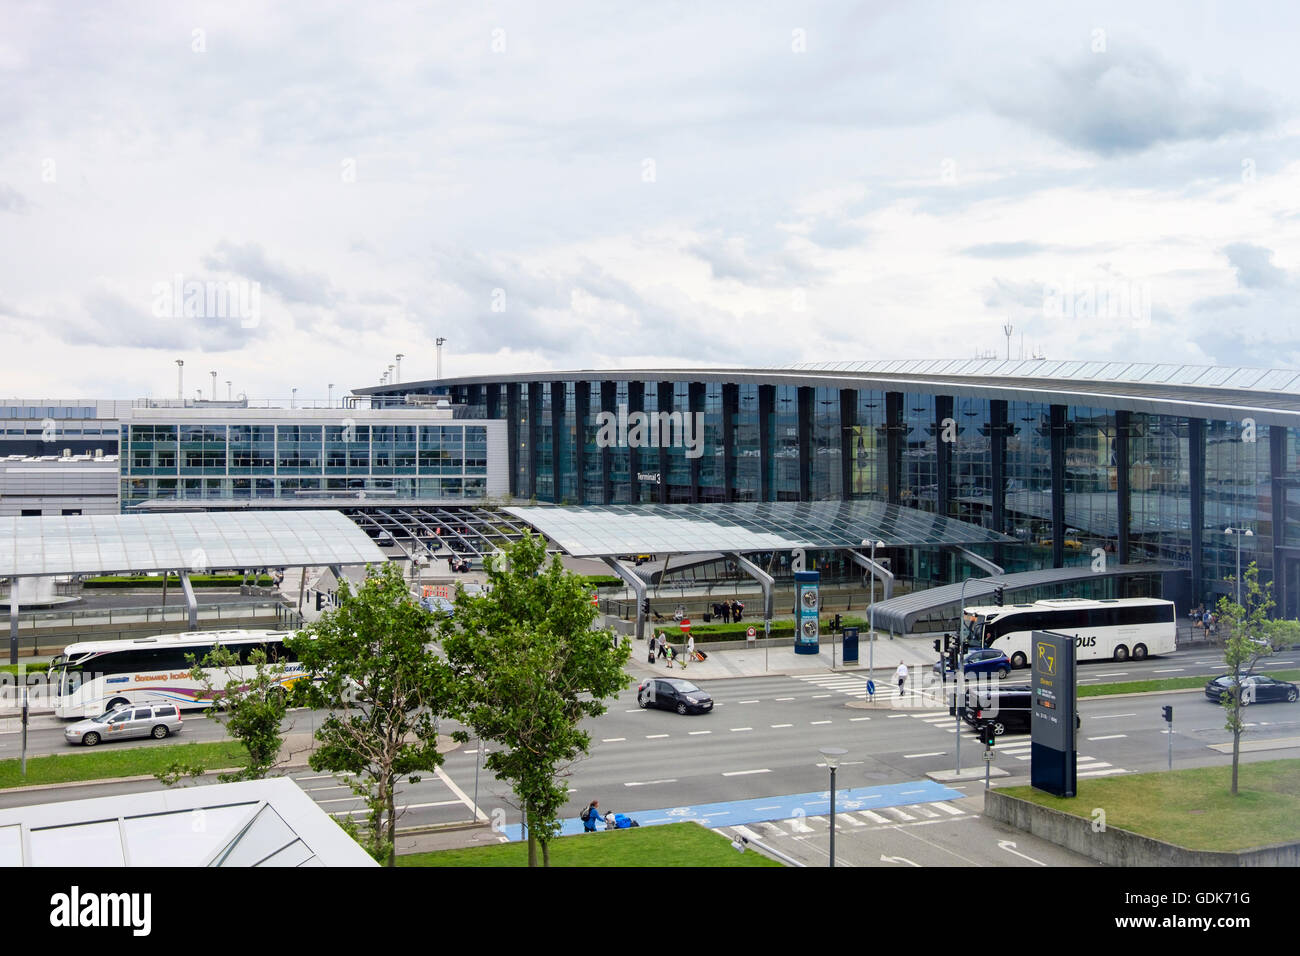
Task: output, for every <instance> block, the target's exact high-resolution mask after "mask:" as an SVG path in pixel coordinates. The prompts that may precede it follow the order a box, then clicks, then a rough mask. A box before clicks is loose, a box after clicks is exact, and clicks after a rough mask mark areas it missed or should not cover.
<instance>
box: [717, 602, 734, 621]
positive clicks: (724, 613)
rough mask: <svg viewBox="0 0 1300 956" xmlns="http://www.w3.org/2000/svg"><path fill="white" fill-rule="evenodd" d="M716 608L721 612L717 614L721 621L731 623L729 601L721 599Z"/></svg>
mask: <svg viewBox="0 0 1300 956" xmlns="http://www.w3.org/2000/svg"><path fill="white" fill-rule="evenodd" d="M718 610H719V611H720V612H721V614H720V615H719V616H720V617H721V618H722V623H723V624H730V623H731V602H730V601H723V602H722V603H721V604H719V605H718Z"/></svg>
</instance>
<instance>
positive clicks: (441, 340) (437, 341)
mask: <svg viewBox="0 0 1300 956" xmlns="http://www.w3.org/2000/svg"><path fill="white" fill-rule="evenodd" d="M446 341H447V340H446V339H444V338H443V337H442V336H438V338H436V339H434V344H435V345H436V346H437V347H438V368H437V376H438V381H440V382H441V381H442V344H443V343H444V342H446Z"/></svg>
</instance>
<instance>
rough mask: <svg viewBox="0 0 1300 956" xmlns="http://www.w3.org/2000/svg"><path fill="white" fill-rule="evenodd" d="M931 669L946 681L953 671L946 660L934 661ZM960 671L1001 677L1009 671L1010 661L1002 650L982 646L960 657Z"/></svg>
mask: <svg viewBox="0 0 1300 956" xmlns="http://www.w3.org/2000/svg"><path fill="white" fill-rule="evenodd" d="M933 670H934V673H935V675H936V676H938V677H940V678H942V679H943V680H944V681H947V679H948V678H949V677H951V676H952V673H953V670H952V668H951V667H949V666H948V663H947V661H936V662H935V665H934V668H933ZM962 671H963V672H965V673H966V674H968V675H970V674H997V675H998V677H999V678H1003V677H1006V676H1007V675H1008V674H1010V673H1011V661H1010V660H1009V659H1008V658H1007V655H1006V654H1004V653H1002V651H999V650H995V649H994V648H992V647H984V648H980V649H978V650H974V651H971V652H970V653H969V654H967V655H966V656H965V657H963V658H962Z"/></svg>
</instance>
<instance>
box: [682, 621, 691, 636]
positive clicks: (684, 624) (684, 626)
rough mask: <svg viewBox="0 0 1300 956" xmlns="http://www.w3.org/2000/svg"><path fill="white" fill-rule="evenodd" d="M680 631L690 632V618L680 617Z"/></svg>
mask: <svg viewBox="0 0 1300 956" xmlns="http://www.w3.org/2000/svg"><path fill="white" fill-rule="evenodd" d="M682 633H683V634H689V633H691V621H690V618H686V617H684V618H682Z"/></svg>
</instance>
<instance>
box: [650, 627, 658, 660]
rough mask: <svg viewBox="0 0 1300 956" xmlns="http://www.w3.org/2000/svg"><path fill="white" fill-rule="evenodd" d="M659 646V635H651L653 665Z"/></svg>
mask: <svg viewBox="0 0 1300 956" xmlns="http://www.w3.org/2000/svg"><path fill="white" fill-rule="evenodd" d="M658 646H659V635H658V634H651V635H650V663H651V664H653V663H654V662H655V649H656V648H657V647H658Z"/></svg>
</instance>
